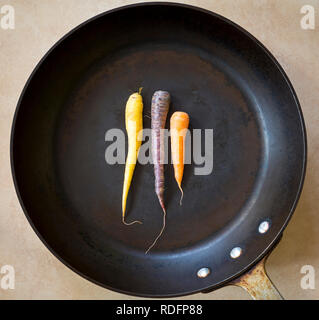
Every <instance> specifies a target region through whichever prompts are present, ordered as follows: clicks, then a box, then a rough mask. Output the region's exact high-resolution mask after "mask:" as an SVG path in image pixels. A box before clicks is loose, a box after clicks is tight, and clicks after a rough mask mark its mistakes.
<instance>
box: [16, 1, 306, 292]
mask: <svg viewBox="0 0 319 320" xmlns="http://www.w3.org/2000/svg"><path fill="white" fill-rule="evenodd" d="M139 87H143V99H144V114H145V115H150V112H151V97H152V94H153V92H154V91H155V90H158V89H162V90H168V91H169V92H170V93H171V96H172V103H171V106H170V111H169V115H168V119H169V117H170V115H171V114H172V113H173V112H174V111H177V110H180V111H185V112H187V113H188V114H189V115H190V125H191V129H213V130H214V141H213V147H214V159H213V160H214V167H213V171H212V173H211V174H209V175H195V174H194V169H195V165H194V164H191V165H186V166H185V173H184V179H183V189H184V200H183V205H182V206H179V198H180V192H179V190H178V187H177V184H176V182H175V180H174V172H173V168H172V166H171V165H168V166H166V168H165V178H166V182H165V183H166V190H165V202H166V205H167V213H168V214H167V224H166V230H165V232H164V234H163V236H162V238H161V239H160V240H159V241H158V244H157V245H156V247H154V249H153V250H152V251H151V253H150V254H149V255H147V256H145V255H144V251H145V250H146V249H147V247H148V246H149V245H150V243H151V242H152V241H153V240H154V238H155V237H156V235H157V233H158V232H159V230H160V228H161V226H162V211H161V208H160V206H159V204H158V200H157V198H156V195H155V192H154V174H153V168H152V165H151V164H147V165H140V164H138V165H137V166H136V170H135V173H134V178H133V183H132V186H131V191H130V194H129V198H128V210H127V220H128V221H131V220H135V219H138V220H142V221H143V225H134V226H130V227H127V226H124V225H123V224H122V223H121V196H122V183H123V173H124V165H122V164H114V165H110V164H108V163H107V162H106V160H105V151H106V148H107V147H108V146H109V145H110V144H111V142H108V141H105V134H106V132H107V131H108V130H109V129H112V128H118V129H121V130H123V131H124V130H125V123H124V112H125V103H126V100H127V98H128V96H129V95H130V94H131V93H132V92H134V91H137V90H138V88H139ZM144 127H145V128H150V119H149V118H148V117H147V116H146V117H145V118H144ZM168 127H169V121H167V128H168ZM12 145H13V148H12V151H13V152H12V159H13V166H14V173H15V179H16V186H17V189H18V192H19V195H20V200H21V202H22V204H23V206H24V208H25V211H26V212H27V215H28V217H29V219H30V221H31V222H32V224H33V226H34V228H35V229H36V231H37V232H38V234H39V235H40V237H42V239H43V240H44V241H45V242H46V244H47V245H48V246H49V247H50V248H51V249H52V250H53V251H54V253H55V254H56V255H58V256H59V258H61V259H62V260H63V261H64V262H65V263H66V264H68V265H69V266H71V267H72V268H73V269H74V270H75V271H77V272H79V273H81V274H82V275H84V276H86V277H87V278H89V279H91V280H93V281H95V282H97V283H99V284H102V285H104V286H107V287H109V288H112V289H115V290H119V291H123V292H127V293H131V294H138V295H150V296H163V295H179V294H184V293H189V292H193V291H199V290H203V289H205V288H208V287H214V286H216V285H218V284H220V283H222V282H223V281H225V280H226V279H228V278H230V277H232V276H233V275H235V274H237V273H239V272H241V271H242V270H244V269H245V268H247V267H248V266H249V265H250V264H251V263H253V262H254V261H255V260H256V259H257V258H258V257H260V256H261V255H262V254H264V253H265V251H266V250H267V248H268V247H269V245H270V244H271V243H272V242H273V241H274V239H275V238H276V237H277V236H278V234H279V233H280V231H281V229H282V227H283V226H284V224H285V223H286V221H287V219H288V217H289V215H290V212H291V208H292V207H293V205H294V202H295V199H296V197H297V195H298V192H299V187H300V182H301V180H302V176H303V170H304V168H303V166H304V163H303V161H304V156H305V154H304V147H305V146H304V136H303V126H302V121H301V118H300V113H299V109H298V106H297V104H296V101H295V98H294V96H293V94H292V91H291V88H290V86H289V84H288V83H287V81H286V79H285V77H284V76H283V74H282V72H281V71H280V69H279V68H278V67H277V66H276V64H275V63H274V61H273V59H272V58H271V57H270V56H269V55H268V54H267V53H266V52H265V50H264V49H263V48H262V47H261V46H260V45H258V44H257V43H256V42H255V40H253V39H252V38H251V37H249V36H248V35H247V34H246V33H244V32H243V31H242V30H240V29H238V28H237V27H235V26H234V25H232V24H231V23H229V22H227V21H225V20H223V19H222V18H220V17H218V16H215V15H210V14H207V13H206V12H203V11H200V10H195V9H191V8H189V7H184V6H178V5H174V6H173V5H144V6H133V7H129V8H126V9H122V10H119V11H114V12H112V13H109V14H106V15H102V16H100V17H98V18H96V19H94V20H92V21H90V22H89V23H86V24H84V25H83V26H82V27H80V28H78V29H77V30H76V31H74V32H73V33H71V34H70V35H69V36H68V37H67V38H65V39H64V40H63V41H62V42H60V43H59V44H58V45H57V46H56V47H55V48H54V49H53V50H52V51H51V52H50V54H49V55H47V57H46V59H45V60H44V61H43V62H42V64H41V65H40V66H39V67H38V69H37V71H36V72H35V73H34V75H33V77H32V78H31V80H30V81H29V83H28V86H27V87H26V90H25V92H24V95H23V97H22V99H21V102H20V106H19V110H18V112H17V115H16V120H15V128H14V135H13V144H12ZM264 220H267V221H269V222H271V228H270V230H269V232H267V234H265V235H262V236H261V235H260V234H258V231H257V230H258V225H259V223H260V222H262V221H264ZM235 246H240V247H241V248H242V249H243V254H242V256H241V257H240V258H239V259H237V260H233V259H231V258H230V256H229V252H230V250H231V249H232V248H233V247H235ZM202 266H207V267H210V268H211V269H212V270H213V272H212V274H211V276H209V277H208V278H206V279H198V278H197V277H196V272H197V270H198V269H199V268H200V267H202Z"/></svg>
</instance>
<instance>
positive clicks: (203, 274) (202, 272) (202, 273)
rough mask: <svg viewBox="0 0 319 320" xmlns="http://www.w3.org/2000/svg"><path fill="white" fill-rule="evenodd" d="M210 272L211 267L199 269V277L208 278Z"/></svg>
mask: <svg viewBox="0 0 319 320" xmlns="http://www.w3.org/2000/svg"><path fill="white" fill-rule="evenodd" d="M209 274H210V269H209V268H201V269H199V270H198V271H197V277H198V278H206V277H207V276H208V275H209Z"/></svg>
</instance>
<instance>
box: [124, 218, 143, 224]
mask: <svg viewBox="0 0 319 320" xmlns="http://www.w3.org/2000/svg"><path fill="white" fill-rule="evenodd" d="M122 222H123V224H125V225H126V226H131V225H132V224H135V223H138V224H143V222H141V221H138V220H135V221H132V222H126V221H125V218H124V217H122Z"/></svg>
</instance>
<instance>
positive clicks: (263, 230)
mask: <svg viewBox="0 0 319 320" xmlns="http://www.w3.org/2000/svg"><path fill="white" fill-rule="evenodd" d="M268 229H269V222H268V221H263V222H262V223H261V224H260V225H259V227H258V231H259V233H266V232H267V231H268Z"/></svg>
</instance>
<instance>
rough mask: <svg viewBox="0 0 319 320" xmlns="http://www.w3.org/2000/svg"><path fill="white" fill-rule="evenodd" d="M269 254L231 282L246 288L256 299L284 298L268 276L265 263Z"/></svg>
mask: <svg viewBox="0 0 319 320" xmlns="http://www.w3.org/2000/svg"><path fill="white" fill-rule="evenodd" d="M268 256H269V255H267V256H265V257H264V258H263V259H262V260H261V261H259V262H258V263H257V264H256V265H255V266H254V267H253V268H252V269H250V270H249V271H248V272H247V273H245V274H243V275H242V276H240V277H239V278H237V279H235V280H233V281H232V282H230V283H229V284H230V285H234V286H238V287H241V288H243V289H245V290H246V291H247V292H248V293H249V294H250V296H251V297H252V298H253V299H254V300H283V299H284V298H283V297H282V295H281V294H280V293H279V291H278V290H277V289H276V287H275V286H274V284H273V283H272V282H271V280H270V279H269V277H268V276H267V273H266V269H265V263H266V260H267V258H268Z"/></svg>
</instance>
